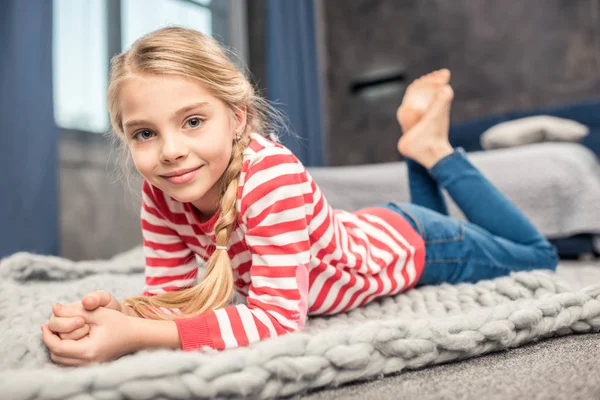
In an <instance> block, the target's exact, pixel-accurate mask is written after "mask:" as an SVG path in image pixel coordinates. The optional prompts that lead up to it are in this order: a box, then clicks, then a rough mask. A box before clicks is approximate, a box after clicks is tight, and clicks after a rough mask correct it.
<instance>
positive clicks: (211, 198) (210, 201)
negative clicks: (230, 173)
mask: <svg viewBox="0 0 600 400" xmlns="http://www.w3.org/2000/svg"><path fill="white" fill-rule="evenodd" d="M219 188H220V182H219V181H217V183H215V185H214V186H213V187H212V188H210V190H209V191H208V192H206V194H205V195H204V196H202V198H200V199H198V200H196V201H193V202H192V205H193V206H194V207H196V209H197V210H198V211H199V212H200V220H201V221H203V222H205V221H208V220H209V219H210V218H211V217H212V216H213V215H215V213H216V212H217V210H218V209H219V202H218V199H219Z"/></svg>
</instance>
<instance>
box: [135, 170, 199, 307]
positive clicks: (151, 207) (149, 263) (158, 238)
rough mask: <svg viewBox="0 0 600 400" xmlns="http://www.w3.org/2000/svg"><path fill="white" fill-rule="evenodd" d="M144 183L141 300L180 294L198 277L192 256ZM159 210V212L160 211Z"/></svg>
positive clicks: (163, 208) (158, 195)
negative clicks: (172, 293) (142, 297)
mask: <svg viewBox="0 0 600 400" xmlns="http://www.w3.org/2000/svg"><path fill="white" fill-rule="evenodd" d="M160 196H162V193H160V192H158V193H155V192H154V190H153V188H152V187H151V186H150V185H149V184H148V183H147V182H146V181H144V184H143V186H142V210H141V224H142V237H143V243H144V255H145V257H146V269H145V275H146V276H145V287H144V296H154V295H156V294H160V293H164V292H170V291H174V290H180V289H183V288H187V287H190V286H193V285H194V283H195V280H196V276H197V274H198V265H197V263H196V258H195V255H194V253H193V252H192V251H191V250H190V249H189V248H188V247H187V246H186V244H185V243H184V242H183V240H182V239H181V237H180V236H179V235H178V234H177V232H175V231H174V230H173V229H172V228H171V227H170V226H169V225H170V223H171V222H170V221H169V220H168V219H167V216H166V215H168V216H169V217H170V218H172V219H173V220H175V219H176V216H173V215H169V213H168V212H167V209H168V208H166V207H165V204H164V199H163V201H161V198H160ZM161 210H162V211H161Z"/></svg>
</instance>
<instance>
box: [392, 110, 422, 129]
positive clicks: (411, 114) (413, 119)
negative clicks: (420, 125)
mask: <svg viewBox="0 0 600 400" xmlns="http://www.w3.org/2000/svg"><path fill="white" fill-rule="evenodd" d="M421 117H422V113H420V112H419V111H417V110H415V109H412V108H406V107H400V108H398V111H397V112H396V118H397V119H398V122H399V123H400V126H401V127H402V130H404V131H405V132H406V131H408V130H409V129H410V128H412V127H413V126H414V125H415V124H416V123H417V122H419V120H420V119H421Z"/></svg>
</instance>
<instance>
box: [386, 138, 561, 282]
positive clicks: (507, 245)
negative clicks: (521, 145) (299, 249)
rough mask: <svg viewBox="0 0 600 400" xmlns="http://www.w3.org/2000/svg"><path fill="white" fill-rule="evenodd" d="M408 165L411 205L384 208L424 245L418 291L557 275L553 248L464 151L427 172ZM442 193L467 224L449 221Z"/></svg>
mask: <svg viewBox="0 0 600 400" xmlns="http://www.w3.org/2000/svg"><path fill="white" fill-rule="evenodd" d="M406 163H407V166H408V176H409V187H410V195H411V203H410V204H408V203H388V204H385V205H384V207H386V208H389V209H392V210H394V211H396V212H398V213H400V214H401V215H403V216H404V217H405V218H406V219H407V220H408V222H409V223H410V224H411V225H412V226H413V228H415V230H416V231H417V232H418V233H419V234H420V235H421V237H422V238H423V239H424V241H425V268H424V271H423V274H422V276H421V278H420V279H419V282H418V284H419V285H429V284H438V283H442V282H449V283H458V282H476V281H479V280H481V279H492V278H496V277H498V276H503V275H508V274H509V273H510V272H511V271H529V270H532V269H542V268H543V269H550V270H555V269H556V265H557V264H558V256H557V254H556V249H555V248H554V246H553V245H551V244H550V243H549V242H548V241H547V240H546V239H545V238H544V237H543V236H542V235H541V234H540V233H539V232H538V231H537V229H536V228H535V227H534V226H533V225H532V224H531V222H529V220H527V218H526V217H525V216H524V215H523V214H522V213H521V211H519V209H518V208H517V207H516V206H515V205H514V204H513V203H511V202H510V200H508V199H507V198H506V197H504V196H503V195H502V193H500V192H499V191H498V190H497V189H496V188H495V187H494V186H493V185H492V184H491V183H490V182H489V181H488V180H487V179H486V178H485V177H484V176H483V175H482V174H481V173H480V172H479V171H478V170H477V168H475V167H474V166H473V165H472V164H471V162H470V161H469V160H468V159H467V157H466V154H465V152H464V151H463V150H462V149H460V148H459V149H456V150H455V151H454V152H453V153H451V154H449V155H448V156H446V157H444V158H443V159H441V160H440V161H438V162H437V163H436V164H435V165H434V166H433V167H432V168H431V169H429V170H427V169H426V168H424V167H423V166H421V165H420V164H418V163H416V162H415V161H413V160H410V159H407V160H406ZM515 179H518V177H515ZM442 188H443V189H445V190H446V191H447V192H448V194H449V195H450V196H451V197H452V199H453V200H454V202H455V203H456V204H457V205H458V207H459V208H460V209H461V210H462V212H463V214H464V215H465V217H466V218H467V219H468V221H469V222H466V221H461V220H457V219H455V218H452V217H450V216H448V209H447V207H446V203H445V201H444V197H443V196H442V191H441V189H442Z"/></svg>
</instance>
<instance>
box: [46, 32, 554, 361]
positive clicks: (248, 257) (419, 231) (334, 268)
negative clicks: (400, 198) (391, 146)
mask: <svg viewBox="0 0 600 400" xmlns="http://www.w3.org/2000/svg"><path fill="white" fill-rule="evenodd" d="M449 80H450V73H449V71H447V70H440V71H437V72H434V73H431V74H429V75H426V76H424V77H422V78H420V79H419V80H417V81H416V82H414V83H413V84H412V85H411V86H410V87H409V89H408V91H407V93H406V96H405V98H404V100H403V103H402V106H401V107H400V109H399V110H398V120H399V122H400V124H401V125H402V128H403V130H404V132H405V134H404V135H403V136H402V138H401V139H400V141H399V144H398V149H399V151H400V152H401V153H402V154H403V155H404V156H405V157H406V158H407V163H408V165H409V176H410V188H411V196H412V204H398V203H388V204H384V205H380V206H373V207H371V208H367V209H362V210H359V211H356V212H346V211H342V210H334V209H332V208H331V207H330V206H329V204H328V203H327V201H326V199H325V198H324V197H323V194H322V193H321V191H320V190H319V188H318V186H317V185H316V183H315V182H314V181H313V179H312V178H311V176H310V174H309V173H308V172H307V170H306V169H305V168H304V166H303V165H302V164H301V163H300V161H298V159H297V158H296V157H295V156H294V155H293V154H292V153H291V152H290V151H289V150H288V149H287V148H285V147H284V146H282V145H281V144H279V143H278V142H277V140H276V137H275V135H274V134H273V133H274V132H273V128H272V126H271V125H269V124H268V123H269V122H271V121H273V120H277V118H278V117H277V115H276V113H274V111H272V109H271V108H270V107H269V106H268V104H267V103H266V101H265V100H264V99H262V98H261V97H260V96H258V95H257V94H255V92H254V90H253V88H252V86H251V84H250V83H249V82H248V80H247V79H246V77H245V76H244V75H243V74H242V73H241V72H240V71H239V70H238V69H236V67H235V66H234V64H233V63H232V62H231V61H230V60H229V59H228V58H227V57H226V55H225V54H224V51H223V50H222V49H221V48H220V47H219V45H218V44H217V43H216V42H215V41H214V40H213V39H212V38H210V37H208V36H206V35H203V34H201V33H199V32H195V31H192V30H187V29H182V28H165V29H161V30H158V31H155V32H153V33H151V34H149V35H147V36H145V37H143V38H141V39H139V40H138V41H137V42H136V43H135V44H134V45H133V46H132V48H131V49H130V50H129V51H128V52H126V53H124V54H121V55H118V56H116V57H115V58H114V59H113V61H112V68H111V77H110V85H109V89H108V107H109V110H110V115H111V124H112V128H113V131H114V134H115V135H117V136H118V138H119V139H120V140H121V141H122V142H123V143H124V145H125V146H126V148H127V150H128V152H129V154H130V155H131V158H132V159H133V162H134V164H135V166H136V168H137V170H138V171H139V172H140V174H141V175H142V176H143V178H144V181H143V186H142V209H141V226H142V233H143V244H144V252H145V257H146V272H145V289H144V291H143V293H142V295H141V296H138V297H133V298H129V299H125V300H124V301H123V302H119V300H117V299H116V298H115V297H114V296H112V295H111V294H109V293H107V292H105V291H102V290H100V291H98V292H94V293H91V294H89V295H88V296H86V297H85V298H83V299H82V300H81V301H80V302H76V303H73V304H70V305H59V304H55V305H54V306H53V313H54V315H53V316H52V318H51V319H50V321H49V323H48V325H43V326H42V335H43V340H44V342H45V343H46V345H47V346H48V347H49V349H50V353H51V358H52V359H53V360H54V361H55V362H57V363H60V364H65V365H84V364H87V363H90V362H99V361H109V360H113V359H115V358H118V357H120V356H122V355H124V354H127V353H131V352H135V351H138V350H142V349H152V348H171V349H183V350H194V349H200V348H205V347H208V348H212V349H217V350H222V349H226V348H233V347H237V346H246V345H249V344H251V343H254V342H257V341H260V340H264V339H267V338H272V337H276V336H279V335H283V334H286V333H290V332H295V331H298V330H301V329H302V328H303V327H304V325H305V323H306V319H307V316H308V315H328V314H336V313H340V312H344V311H348V310H351V309H353V308H356V307H360V306H361V305H364V304H367V303H369V302H372V301H373V300H375V299H377V298H379V297H382V296H389V295H395V294H398V293H400V292H402V291H405V290H407V289H409V288H412V287H414V286H415V285H417V284H419V285H422V284H436V283H441V282H451V283H455V282H466V281H468V282H474V281H477V280H480V279H488V278H493V277H497V276H501V275H507V274H509V273H510V272H511V271H515V270H528V269H533V268H549V269H554V268H555V267H556V262H557V258H556V254H555V251H554V248H553V247H552V246H551V245H550V244H549V243H548V242H547V241H546V240H545V239H544V238H543V237H542V236H541V235H540V234H539V233H538V232H537V231H536V229H535V228H534V227H533V226H532V225H531V224H530V223H529V222H528V221H527V220H526V218H525V217H524V216H523V215H522V214H521V213H520V212H519V210H517V209H516V208H515V207H514V205H512V204H511V203H510V202H509V201H508V200H506V199H505V198H504V197H503V196H502V195H501V194H500V193H499V192H498V191H497V190H496V189H495V188H494V187H493V186H492V185H491V184H490V183H489V182H488V181H487V180H486V179H485V178H484V177H483V176H482V175H481V174H480V173H479V172H478V171H477V170H476V169H475V168H474V167H473V166H472V165H471V164H470V162H469V161H468V160H467V158H466V157H465V154H464V152H462V151H461V150H460V149H457V150H455V149H453V148H452V146H451V145H450V143H449V141H448V124H449V112H450V104H451V102H452V97H453V92H452V89H451V88H450V86H449V85H448V83H449ZM390 184H394V182H390ZM440 188H445V189H446V190H448V192H449V193H450V195H451V196H452V197H453V198H454V200H455V201H456V203H457V204H458V205H459V206H460V207H461V208H462V210H463V212H464V213H465V215H466V216H467V217H468V219H469V221H470V222H465V221H458V220H455V219H452V218H450V217H449V216H447V211H446V206H445V204H444V200H443V198H442V197H441V189H440ZM349 195H351V194H349ZM490 210H493V213H491V212H490ZM198 260H201V262H200V263H198ZM234 291H237V292H238V293H240V294H241V295H242V296H243V297H244V298H245V302H243V303H240V304H232V302H231V299H232V293H233V292H234Z"/></svg>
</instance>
